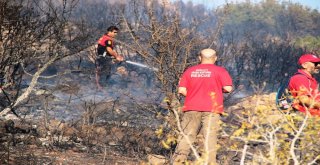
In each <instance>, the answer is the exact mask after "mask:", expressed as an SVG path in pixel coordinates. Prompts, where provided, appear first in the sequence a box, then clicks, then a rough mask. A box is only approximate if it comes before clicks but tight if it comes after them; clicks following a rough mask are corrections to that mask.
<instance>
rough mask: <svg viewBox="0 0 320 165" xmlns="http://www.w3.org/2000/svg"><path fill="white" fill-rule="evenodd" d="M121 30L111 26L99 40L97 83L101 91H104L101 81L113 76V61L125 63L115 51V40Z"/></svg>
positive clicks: (96, 61) (96, 63) (96, 62)
mask: <svg viewBox="0 0 320 165" xmlns="http://www.w3.org/2000/svg"><path fill="white" fill-rule="evenodd" d="M118 31H119V29H118V28H117V27H116V26H110V27H109V28H108V29H107V33H105V34H104V35H103V36H102V37H101V38H100V39H99V40H98V47H97V57H96V60H95V65H96V83H97V86H98V88H99V89H102V86H101V83H100V81H101V79H102V76H105V78H104V79H105V80H108V79H109V78H110V76H111V65H112V59H116V60H117V61H120V62H121V61H123V60H124V58H123V56H121V55H119V54H118V53H117V52H116V51H114V49H113V48H114V41H113V40H114V38H115V37H116V35H117V34H118Z"/></svg>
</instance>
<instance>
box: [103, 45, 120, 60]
mask: <svg viewBox="0 0 320 165" xmlns="http://www.w3.org/2000/svg"><path fill="white" fill-rule="evenodd" d="M107 52H108V53H109V54H110V55H112V56H113V57H114V58H116V60H118V61H123V57H122V56H121V55H119V54H118V53H117V52H116V51H114V50H113V49H112V48H111V47H107Z"/></svg>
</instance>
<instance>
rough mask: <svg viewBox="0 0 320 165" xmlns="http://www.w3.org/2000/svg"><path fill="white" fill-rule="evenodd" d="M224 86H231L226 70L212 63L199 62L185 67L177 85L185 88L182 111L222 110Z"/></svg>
mask: <svg viewBox="0 0 320 165" xmlns="http://www.w3.org/2000/svg"><path fill="white" fill-rule="evenodd" d="M224 86H232V79H231V77H230V75H229V73H228V71H227V70H226V69H225V68H223V67H219V66H216V65H214V64H199V65H196V66H193V67H190V68H189V69H187V70H186V71H185V72H184V73H183V75H182V77H181V79H180V83H179V87H185V88H186V89H187V96H186V99H185V102H184V107H183V111H191V110H192V111H205V112H217V113H222V112H223V89H222V87H224Z"/></svg>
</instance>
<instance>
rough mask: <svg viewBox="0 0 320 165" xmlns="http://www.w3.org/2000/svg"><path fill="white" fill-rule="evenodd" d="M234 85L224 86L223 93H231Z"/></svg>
mask: <svg viewBox="0 0 320 165" xmlns="http://www.w3.org/2000/svg"><path fill="white" fill-rule="evenodd" d="M232 89H233V88H232V86H224V87H223V93H230V92H231V91H232Z"/></svg>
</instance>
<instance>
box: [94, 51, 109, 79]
mask: <svg viewBox="0 0 320 165" xmlns="http://www.w3.org/2000/svg"><path fill="white" fill-rule="evenodd" d="M95 65H96V69H97V72H98V76H99V77H100V82H99V83H101V82H103V81H104V82H106V81H107V80H108V79H109V78H110V76H111V68H112V58H111V57H109V56H107V57H103V56H100V55H99V56H98V57H97V59H96V63H95Z"/></svg>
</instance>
